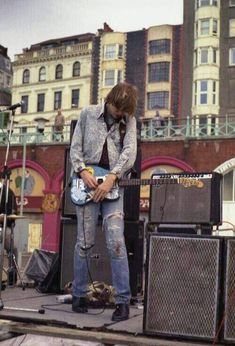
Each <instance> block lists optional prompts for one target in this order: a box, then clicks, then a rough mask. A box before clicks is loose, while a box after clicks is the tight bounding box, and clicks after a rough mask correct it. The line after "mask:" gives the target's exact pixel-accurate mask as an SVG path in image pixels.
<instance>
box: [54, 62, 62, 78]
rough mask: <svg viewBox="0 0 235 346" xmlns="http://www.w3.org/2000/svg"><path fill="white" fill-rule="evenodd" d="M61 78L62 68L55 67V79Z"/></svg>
mask: <svg viewBox="0 0 235 346" xmlns="http://www.w3.org/2000/svg"><path fill="white" fill-rule="evenodd" d="M62 78H63V66H62V65H61V64H60V65H57V66H56V69H55V79H62Z"/></svg>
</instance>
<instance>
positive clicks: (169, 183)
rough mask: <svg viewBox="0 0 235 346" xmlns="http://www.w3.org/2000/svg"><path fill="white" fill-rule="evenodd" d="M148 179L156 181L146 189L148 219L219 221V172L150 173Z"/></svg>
mask: <svg viewBox="0 0 235 346" xmlns="http://www.w3.org/2000/svg"><path fill="white" fill-rule="evenodd" d="M152 179H157V181H156V183H154V184H153V185H151V189H150V215H149V220H150V221H151V222H156V223H159V224H162V223H174V224H177V223H186V224H190V223H192V224H215V225H218V224H221V220H222V203H221V201H222V183H221V182H222V176H221V174H219V173H215V172H213V173H174V174H154V175H153V176H152Z"/></svg>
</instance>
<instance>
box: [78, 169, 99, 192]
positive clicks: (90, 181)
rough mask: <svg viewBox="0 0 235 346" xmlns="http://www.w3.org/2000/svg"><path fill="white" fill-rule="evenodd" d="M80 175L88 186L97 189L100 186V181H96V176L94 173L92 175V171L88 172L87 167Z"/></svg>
mask: <svg viewBox="0 0 235 346" xmlns="http://www.w3.org/2000/svg"><path fill="white" fill-rule="evenodd" d="M80 177H81V178H82V180H83V182H84V184H85V185H86V186H88V187H89V188H90V189H93V190H95V189H96V188H97V186H98V183H97V181H96V178H95V177H94V175H92V174H91V173H90V172H88V171H87V170H86V169H84V170H83V171H81V173H80Z"/></svg>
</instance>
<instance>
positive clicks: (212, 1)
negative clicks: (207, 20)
mask: <svg viewBox="0 0 235 346" xmlns="http://www.w3.org/2000/svg"><path fill="white" fill-rule="evenodd" d="M211 5H213V6H217V5H218V0H197V8H198V7H203V6H211Z"/></svg>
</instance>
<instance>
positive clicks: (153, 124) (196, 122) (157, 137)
mask: <svg viewBox="0 0 235 346" xmlns="http://www.w3.org/2000/svg"><path fill="white" fill-rule="evenodd" d="M164 122H165V123H164V125H161V126H160V125H159V124H158V121H157V120H156V119H154V118H151V119H142V120H141V141H143V142H144V141H163V140H175V139H182V140H184V139H187V138H226V137H227V138H228V137H235V117H232V116H230V117H228V116H226V117H223V118H216V119H214V120H213V121H212V122H211V119H209V121H208V122H207V123H206V124H202V123H200V118H199V117H198V118H197V117H195V118H193V119H192V118H190V117H188V118H185V119H173V118H166V119H165V121H164ZM7 140H8V133H7V130H6V129H0V145H6V144H7ZM69 142H70V124H67V125H65V127H64V131H63V136H61V135H59V134H56V133H55V132H54V128H53V126H52V125H46V126H45V128H44V131H43V133H40V132H37V129H36V128H35V127H33V126H32V127H27V132H25V133H21V128H20V127H16V128H14V131H13V133H12V135H11V144H13V145H22V144H25V143H27V144H30V143H32V144H42V143H45V144H51V145H52V144H53V145H54V144H61V143H69Z"/></svg>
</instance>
